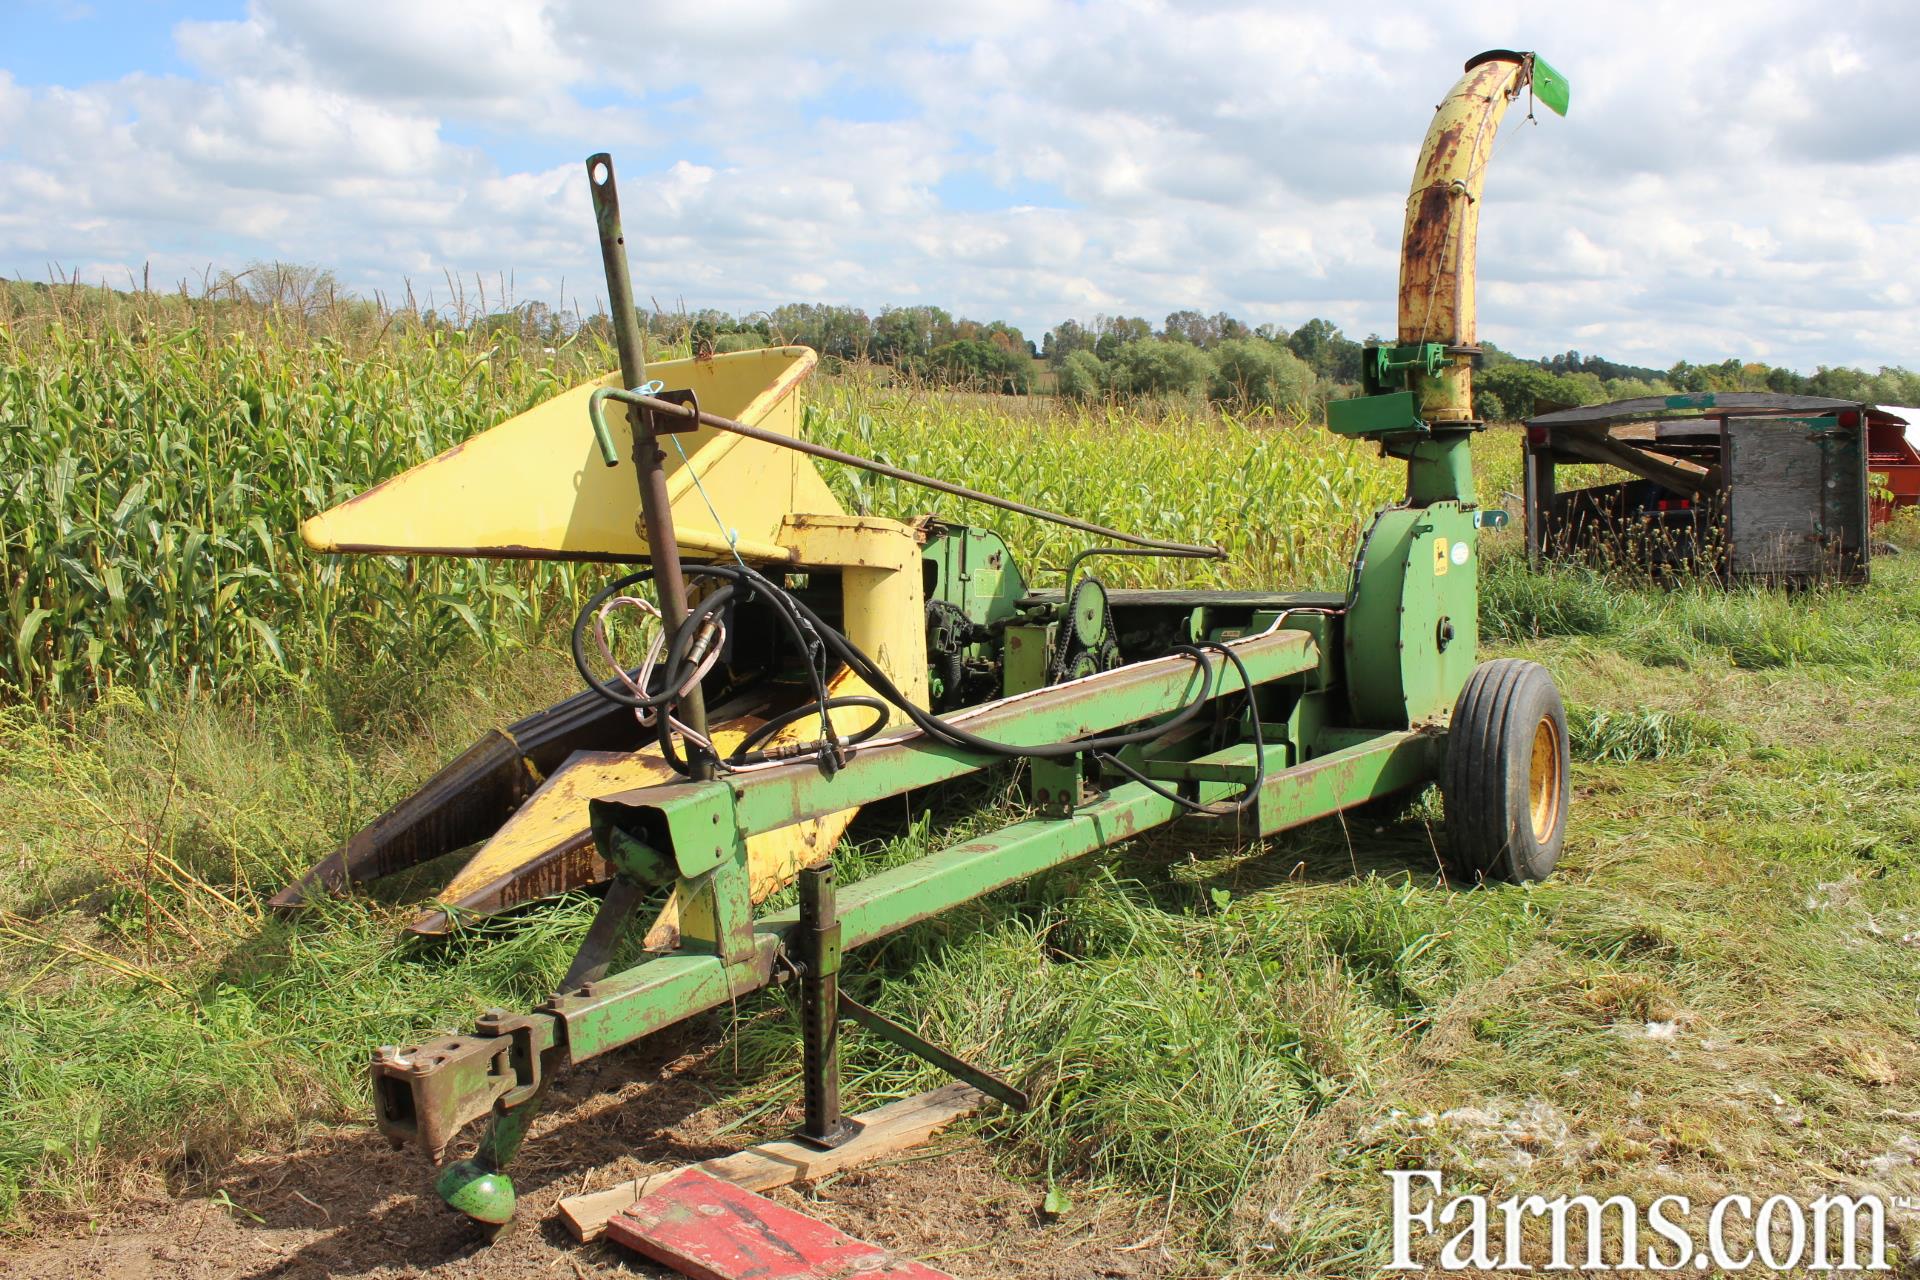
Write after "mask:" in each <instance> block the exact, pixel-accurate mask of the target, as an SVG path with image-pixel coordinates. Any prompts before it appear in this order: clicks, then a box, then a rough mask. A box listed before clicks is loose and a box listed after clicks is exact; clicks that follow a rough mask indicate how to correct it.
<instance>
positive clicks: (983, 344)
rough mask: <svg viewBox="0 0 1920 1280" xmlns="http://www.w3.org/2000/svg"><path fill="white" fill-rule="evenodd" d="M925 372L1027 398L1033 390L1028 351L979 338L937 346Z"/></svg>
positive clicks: (957, 382) (960, 383) (943, 380)
mask: <svg viewBox="0 0 1920 1280" xmlns="http://www.w3.org/2000/svg"><path fill="white" fill-rule="evenodd" d="M925 368H926V371H927V372H929V373H931V374H932V375H933V376H934V377H935V378H937V379H939V380H940V381H942V382H947V383H953V384H957V385H960V386H968V387H975V388H978V389H980V390H983V391H997V392H999V393H1001V394H1002V395H1025V394H1027V392H1028V390H1029V389H1030V387H1031V382H1032V371H1033V362H1032V360H1031V359H1029V358H1028V356H1027V352H1026V349H1025V348H1024V347H1022V348H1014V347H1011V346H1010V345H1003V344H1002V343H999V342H989V341H983V340H982V339H979V338H961V339H959V340H958V341H956V342H949V343H946V344H944V345H942V346H938V347H935V348H934V349H933V352H932V354H931V355H929V356H928V358H927V361H926V366H925Z"/></svg>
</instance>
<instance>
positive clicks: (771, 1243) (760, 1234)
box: [607, 1169, 953, 1280]
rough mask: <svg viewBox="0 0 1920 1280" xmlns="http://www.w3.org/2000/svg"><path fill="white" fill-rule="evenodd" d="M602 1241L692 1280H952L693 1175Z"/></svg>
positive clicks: (657, 1195)
mask: <svg viewBox="0 0 1920 1280" xmlns="http://www.w3.org/2000/svg"><path fill="white" fill-rule="evenodd" d="M607 1238H608V1239H610V1240H616V1241H618V1242H619V1243H621V1244H623V1245H625V1246H626V1247H627V1248H629V1249H632V1250H634V1251H635V1252H637V1253H643V1254H645V1255H646V1256H647V1257H649V1258H652V1259H653V1260H654V1261H655V1262H660V1263H664V1264H666V1265H667V1266H669V1267H672V1268H673V1269H674V1270H675V1271H678V1272H680V1273H681V1274H682V1275H687V1276H692V1277H693V1280H953V1277H952V1276H949V1275H948V1274H947V1273H946V1272H944V1271H935V1270H934V1269H933V1268H932V1267H929V1266H924V1265H922V1264H921V1263H918V1262H912V1261H908V1260H906V1259H904V1258H896V1257H894V1256H893V1255H892V1254H890V1253H888V1252H887V1251H886V1250H885V1249H882V1248H880V1247H879V1246H878V1245H871V1244H866V1243H864V1242H862V1241H859V1240H855V1239H854V1238H853V1237H852V1236H850V1235H848V1234H847V1233H846V1232H844V1231H841V1230H838V1229H837V1228H835V1227H830V1226H828V1225H827V1224H826V1223H824V1222H822V1221H820V1220H819V1219H818V1218H809V1217H808V1216H807V1215H806V1214H804V1213H801V1212H799V1211H798V1210H795V1209H789V1208H787V1207H785V1206H784V1205H778V1204H775V1203H774V1202H773V1201H771V1200H769V1199H767V1198H766V1197H765V1196H757V1195H755V1194H754V1193H753V1192H751V1191H748V1190H746V1189H745V1188H742V1187H736V1186H734V1185H733V1184H732V1183H731V1182H723V1181H721V1180H720V1179H719V1178H715V1177H713V1176H712V1175H710V1174H705V1173H702V1172H700V1170H698V1169H688V1170H687V1171H686V1172H685V1173H682V1174H681V1175H680V1176H679V1177H677V1178H675V1179H673V1180H672V1181H671V1182H668V1183H666V1184H665V1185H664V1186H662V1187H660V1188H659V1189H658V1190H655V1191H650V1192H648V1193H647V1194H646V1195H644V1196H642V1197H641V1198H640V1199H639V1200H636V1201H635V1202H634V1204H633V1206H632V1207H631V1208H629V1209H628V1210H627V1211H626V1212H624V1213H618V1214H615V1215H614V1216H613V1218H612V1219H611V1220H610V1221H609V1222H608V1223H607Z"/></svg>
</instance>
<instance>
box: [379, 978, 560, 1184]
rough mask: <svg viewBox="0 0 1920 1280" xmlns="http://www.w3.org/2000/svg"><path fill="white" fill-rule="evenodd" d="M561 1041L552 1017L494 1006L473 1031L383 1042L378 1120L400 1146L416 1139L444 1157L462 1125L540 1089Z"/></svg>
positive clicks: (521, 1100)
mask: <svg viewBox="0 0 1920 1280" xmlns="http://www.w3.org/2000/svg"><path fill="white" fill-rule="evenodd" d="M556 1043H557V1036H556V1023H555V1020H554V1019H553V1017H552V1016H550V1015H548V1014H544V1013H531V1014H506V1013H500V1012H497V1011H496V1012H492V1013H488V1014H486V1015H485V1016H484V1017H482V1018H481V1019H480V1021H479V1022H478V1023H477V1024H476V1026H475V1028H474V1032H473V1034H472V1035H465V1036H442V1037H441V1038H440V1039H438V1040H429V1041H427V1042H426V1043H425V1044H421V1045H416V1046H414V1047H412V1048H408V1049H399V1048H395V1047H394V1046H393V1045H382V1046H381V1047H380V1048H379V1049H378V1050H376V1051H375V1052H374V1055H373V1067H372V1071H373V1099H374V1124H375V1125H376V1126H377V1127H378V1128H379V1130H380V1132H381V1133H383V1134H385V1135H386V1138H387V1141H388V1142H391V1143H392V1144H393V1145H394V1146H395V1147H396V1148H397V1147H401V1146H405V1145H407V1144H408V1143H412V1144H415V1145H417V1146H419V1147H420V1149H421V1150H423V1151H425V1152H426V1153H427V1155H428V1157H429V1158H430V1159H432V1161H433V1163H435V1164H441V1163H443V1162H444V1161H445V1159H446V1154H447V1148H448V1147H450V1146H452V1145H453V1140H454V1139H455V1138H456V1137H458V1136H459V1134H460V1131H461V1130H462V1129H464V1128H466V1127H467V1126H468V1125H469V1124H471V1123H473V1122H474V1121H475V1120H478V1119H480V1118H481V1117H482V1116H485V1115H489V1114H491V1113H494V1112H496V1111H500V1112H504V1111H509V1110H511V1109H513V1108H514V1107H517V1106H519V1105H520V1104H522V1103H524V1102H526V1101H528V1100H530V1099H532V1098H533V1096H534V1095H535V1094H537V1093H538V1092H539V1091H540V1088H541V1086H542V1084H543V1083H544V1082H545V1079H546V1075H547V1067H548V1065H549V1064H548V1063H547V1062H546V1061H545V1058H546V1055H547V1054H548V1053H549V1052H551V1051H552V1050H553V1049H554V1048H555V1047H556Z"/></svg>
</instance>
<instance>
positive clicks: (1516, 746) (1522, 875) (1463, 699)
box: [1440, 658, 1568, 882]
mask: <svg viewBox="0 0 1920 1280" xmlns="http://www.w3.org/2000/svg"><path fill="white" fill-rule="evenodd" d="M1440 785H1441V792H1442V794H1443V795H1444V797H1445V799H1446V806H1447V835H1448V838H1449V843H1451V844H1452V846H1453V862H1454V867H1455V870H1456V871H1458V872H1459V873H1460V874H1462V875H1465V876H1469V877H1472V878H1473V879H1476V880H1480V879H1485V880H1509V881H1514V882H1519V881H1523V880H1544V879H1546V878H1547V877H1548V876H1549V875H1551V874H1553V868H1554V864H1555V863H1557V862H1559V861H1560V846H1561V844H1562V842H1563V841H1565V839H1566V834H1567V800H1568V785H1567V712H1566V708H1565V707H1563V706H1562V705H1561V703H1560V692H1559V690H1557V689H1556V688H1554V685H1553V677H1552V676H1551V675H1549V674H1547V669H1546V668H1545V667H1543V666H1541V665H1540V664H1538V663H1536V662H1522V661H1520V660H1519V659H1517V658H1498V659H1495V660H1494V661H1492V662H1483V663H1481V664H1480V665H1479V666H1477V667H1475V668H1474V669H1473V674H1472V675H1471V676H1469V677H1467V684H1466V687H1465V688H1463V689H1462V690H1460V698H1459V700H1458V701H1457V702H1455V703H1454V706H1453V725H1452V728H1451V729H1450V730H1449V731H1448V733H1447V764H1446V769H1445V771H1444V772H1443V774H1442V777H1441V784H1440Z"/></svg>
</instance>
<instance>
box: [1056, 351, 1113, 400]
mask: <svg viewBox="0 0 1920 1280" xmlns="http://www.w3.org/2000/svg"><path fill="white" fill-rule="evenodd" d="M1058 369H1059V372H1058V373H1056V374H1055V375H1054V389H1055V390H1056V391H1057V392H1059V394H1061V395H1063V396H1065V397H1066V398H1067V399H1069V400H1098V399H1099V398H1100V397H1102V396H1104V395H1106V394H1107V368H1106V366H1105V365H1103V364H1101V363H1100V357H1099V356H1096V355H1095V354H1093V352H1091V351H1089V350H1087V349H1086V348H1085V347H1082V348H1080V349H1078V350H1075V351H1071V352H1069V353H1067V356H1066V358H1065V359H1063V360H1061V361H1060V364H1059V366H1058Z"/></svg>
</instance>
